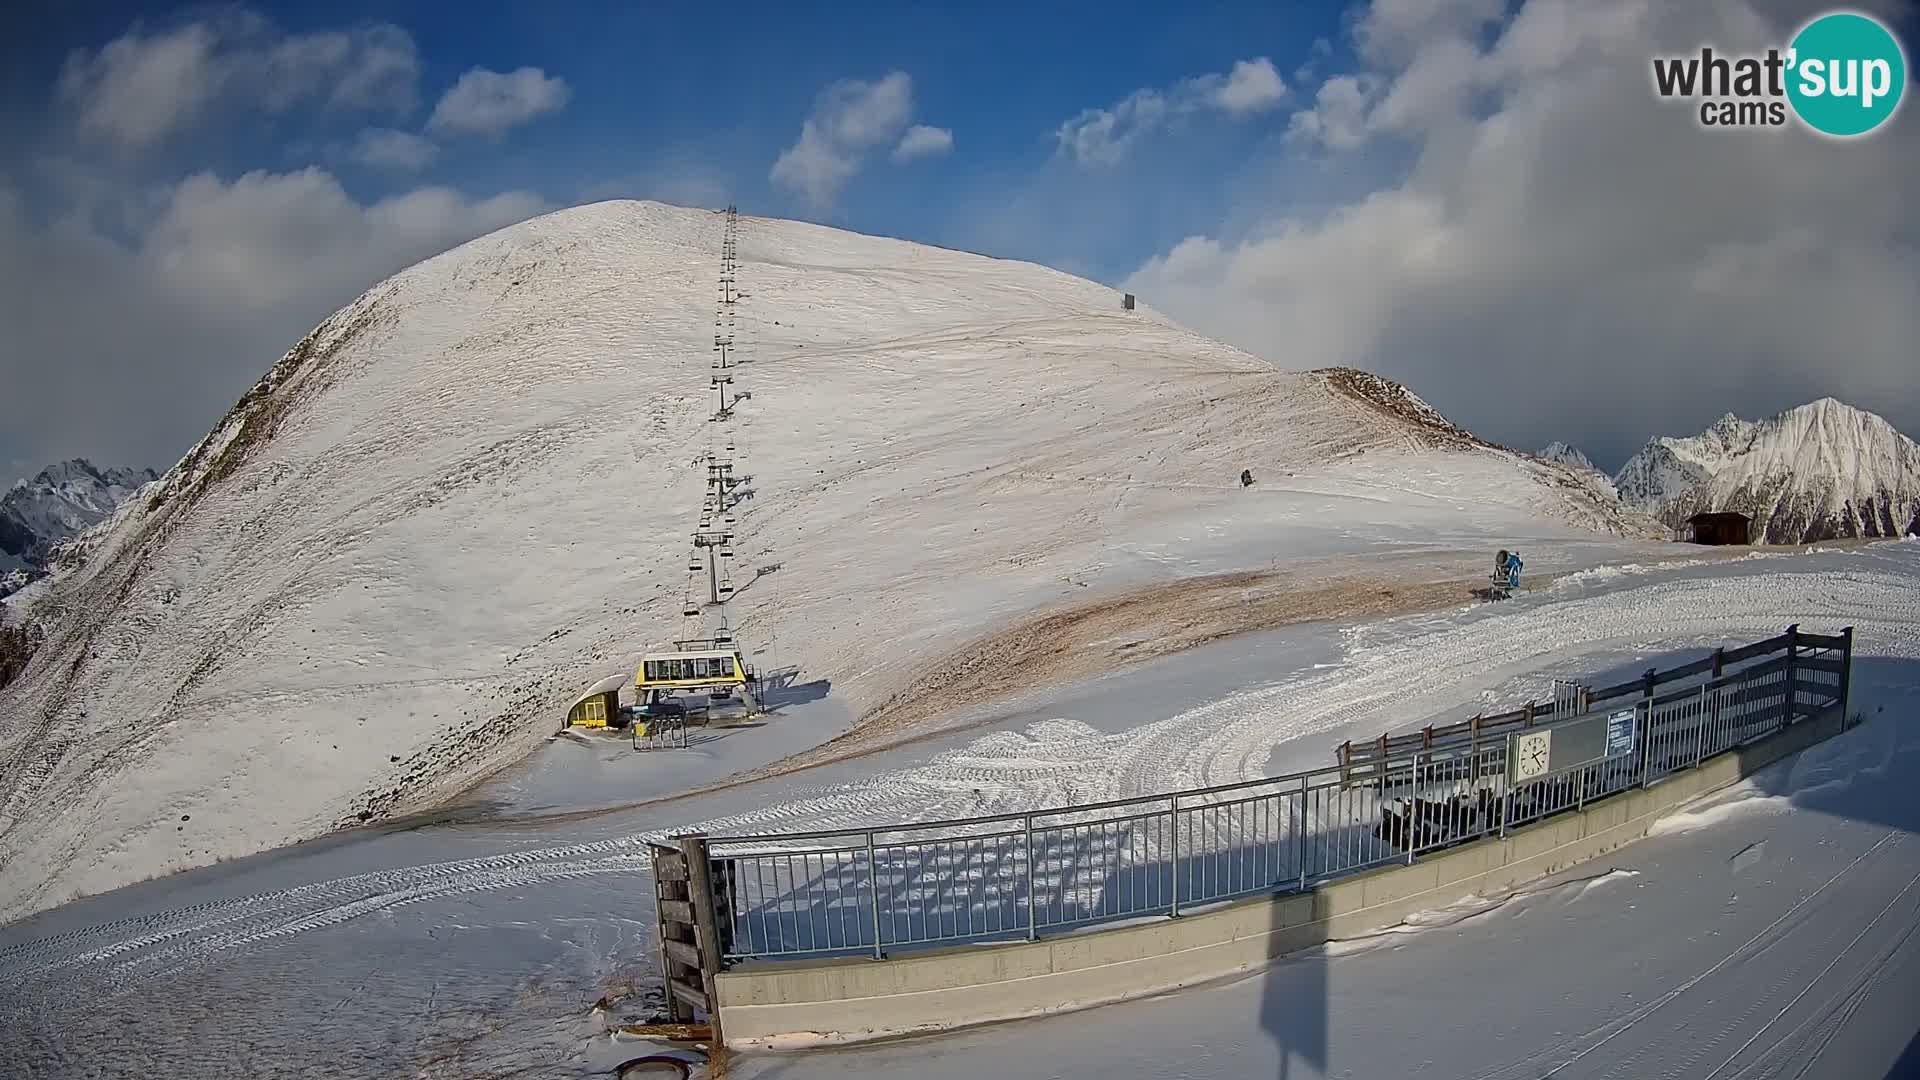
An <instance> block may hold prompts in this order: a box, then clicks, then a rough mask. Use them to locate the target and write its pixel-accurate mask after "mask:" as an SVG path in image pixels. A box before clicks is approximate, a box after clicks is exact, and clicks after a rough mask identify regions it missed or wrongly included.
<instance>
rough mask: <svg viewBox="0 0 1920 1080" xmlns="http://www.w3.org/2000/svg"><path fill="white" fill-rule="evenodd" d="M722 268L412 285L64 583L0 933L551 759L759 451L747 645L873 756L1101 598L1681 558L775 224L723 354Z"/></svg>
mask: <svg viewBox="0 0 1920 1080" xmlns="http://www.w3.org/2000/svg"><path fill="white" fill-rule="evenodd" d="M722 229H723V218H722V217H721V216H719V215H716V214H713V213H709V212H706V211H699V210H686V209H680V208H675V207H667V206H661V205H658V204H653V203H636V202H614V203H602V204H597V205H593V206H586V207H578V208H574V209H571V210H566V211H561V212H559V213H555V214H550V215H547V216H544V217H540V218H536V219H533V220H531V221H528V222H524V223H522V224H519V225H515V226H512V227H509V228H507V229H504V230H501V231H499V232H496V233H493V234H491V235H489V236H485V237H482V238H480V239H477V240H474V241H472V242H470V243H468V244H465V245H463V246H461V247H459V248H457V249H455V250H453V251H450V252H447V253H445V254H443V255H440V256H438V257H435V258H433V259H430V260H427V261H426V262H423V263H420V264H418V265H416V266H414V267H412V268H409V269H407V270H405V271H403V272H401V273H399V274H397V275H395V276H394V277H392V278H390V279H388V280H387V281H385V282H383V283H381V284H379V285H377V286H375V287H374V288H372V289H370V290H368V291H367V292H366V293H365V294H364V295H362V296H361V297H359V298H358V299H357V300H355V301H354V302H353V303H351V304H349V305H348V306H347V307H345V308H343V309H341V310H340V311H339V312H337V313H335V314H334V315H332V316H331V317H329V318H328V319H326V320H325V321H324V322H323V323H321V324H320V326H318V327H317V328H316V329H314V330H313V332H312V333H310V334H308V335H307V336H306V337H305V338H304V339H302V340H301V341H300V342H299V343H298V344H296V345H295V346H294V347H293V349H292V350H290V351H289V352H288V353H287V354H286V355H285V356H284V357H283V358H281V359H280V360H279V361H278V362H277V363H275V364H273V366H272V368H271V370H269V371H268V372H267V373H266V375H265V376H264V377H263V378H262V379H261V380H260V382H259V383H258V385H256V386H255V387H254V388H253V389H252V390H251V391H249V392H248V393H247V394H246V395H245V397H243V398H242V399H241V400H240V401H239V403H238V404H236V405H235V406H234V408H233V409H232V410H231V411H230V412H229V413H228V415H227V416H226V417H225V418H224V419H223V420H222V421H221V422H220V424H219V425H218V426H217V427H216V428H215V429H214V430H213V431H212V432H211V433H210V434H209V435H208V436H207V437H206V438H205V439H204V440H202V441H201V442H200V443H199V445H197V446H195V447H194V448H193V449H192V450H191V451H190V452H189V453H188V454H187V455H186V456H185V457H184V458H183V459H182V460H181V461H180V462H179V463H178V464H177V465H175V466H174V467H173V469H172V470H170V471H169V472H168V473H167V474H166V476H165V477H163V478H162V479H161V480H160V481H159V482H158V483H155V484H152V485H149V486H148V487H147V488H145V489H144V490H143V491H142V493H141V494H140V496H139V497H137V498H135V499H132V500H130V501H129V502H128V503H127V505H126V506H125V507H123V508H122V510H121V511H120V512H119V514H118V516H117V518H116V519H115V520H114V521H113V522H112V523H111V524H110V525H108V526H104V527H102V528H100V529H96V530H95V531H93V532H91V533H89V534H87V536H86V538H85V542H84V543H81V544H76V545H72V546H71V547H70V549H68V550H71V551H72V552H73V557H72V558H70V559H63V560H62V563H63V565H62V566H61V568H60V569H58V570H57V571H56V572H55V573H54V575H53V576H51V577H50V578H48V579H46V580H45V581H42V582H39V583H36V585H35V586H33V587H32V588H30V589H29V590H27V592H26V593H25V594H23V596H24V597H25V599H26V601H27V604H26V610H25V615H26V616H27V617H28V618H31V619H33V620H35V621H36V622H37V623H38V624H39V631H40V632H42V633H44V640H43V642H42V643H41V644H40V646H39V648H38V650H37V651H36V652H35V653H34V654H33V657H32V659H31V661H30V663H29V665H28V667H27V668H26V670H25V672H24V673H23V674H22V675H21V676H20V678H19V679H18V680H16V681H15V682H14V683H13V685H12V686H10V687H7V688H4V689H0V917H5V916H7V915H9V914H17V913H19V912H21V911H24V910H31V909H34V908H38V907H44V906H46V905H48V904H51V903H57V902H59V901H60V900H61V899H63V898H65V897H67V896H71V895H75V894H77V893H83V892H93V891H99V890H102V889H107V888H112V887H114V886H117V885H121V884H124V883H126V882H128V881H131V880H136V879H139V878H143V877H147V876H150V875H153V874H156V873H163V872H166V871H169V870H173V869H178V868H181V867H186V866H193V865H199V864H204V863H208V862H212V861H214V860H216V859H219V858H223V857H229V856H235V855H240V854H245V853H248V852H252V851H257V850H260V849H262V848H266V847H271V846H275V845H278V844H283V843H287V842H291V841H293V840H298V839H302V838H305V837H310V836H314V835H317V834H320V833H323V832H326V831H328V830H330V829H333V828H335V827H339V826H342V825H352V824H354V823H357V822H363V821H368V820H376V819H379V818H382V817H385V816H387V815H389V814H392V813H396V812H402V811H408V810H412V809H417V808H420V807H423V806H427V805H430V804H432V803H434V802H436V801H438V800H440V799H443V798H444V797H446V796H447V795H448V794H450V793H452V792H455V791H458V790H460V789H462V788H464V787H466V786H467V785H469V784H470V783H471V782H472V781H473V780H474V779H475V778H477V777H479V776H481V775H483V774H485V773H487V772H489V771H491V770H493V769H495V768H498V767H500V766H502V765H505V764H508V763H511V762H513V761H515V760H517V759H518V758H519V757H521V756H522V755H524V754H525V753H526V751H528V750H529V749H530V748H532V747H533V746H535V745H537V744H538V743H539V741H540V740H541V739H542V738H544V737H545V736H546V735H547V734H549V733H550V732H552V731H553V730H555V729H556V728H557V727H558V725H559V723H560V718H561V715H562V713H563V711H564V708H565V706H566V704H567V703H568V701H569V700H570V699H571V698H572V697H573V696H574V694H575V693H576V692H577V691H578V690H579V689H580V688H581V687H583V686H584V685H586V684H588V683H590V682H592V681H594V680H596V679H598V678H600V677H603V676H605V675H608V674H609V673H613V672H621V671H627V672H630V671H631V670H632V665H633V663H634V661H635V658H636V657H637V655H638V654H639V653H640V652H641V651H643V650H644V649H646V648H648V647H650V646H658V645H661V644H664V643H666V642H669V641H672V640H674V639H675V638H679V637H685V636H690V635H689V634H688V630H689V629H690V628H689V627H688V626H687V625H686V624H684V623H683V622H682V618H681V608H682V605H683V603H685V602H686V601H687V599H688V598H689V596H690V593H691V590H692V585H693V583H692V581H691V580H690V577H689V573H688V554H689V548H688V537H689V536H690V535H691V533H692V532H693V530H694V529H695V527H696V523H697V520H698V517H699V507H700V501H701V496H702V494H703V492H704V489H705V479H706V466H705V462H704V459H703V457H702V455H703V454H704V453H705V452H707V451H708V450H709V449H717V448H718V447H720V446H721V445H723V442H724V441H732V442H734V443H735V444H736V452H735V453H734V455H733V456H734V459H735V460H736V461H737V462H738V472H737V474H736V475H738V476H740V477H741V478H742V479H743V481H744V482H743V485H742V490H741V494H742V496H743V497H745V501H744V502H743V503H742V504H741V508H740V510H741V512H740V515H739V524H738V526H737V536H736V539H735V541H734V545H733V547H734V550H735V552H736V554H737V558H736V559H735V566H736V573H737V576H736V578H735V583H736V585H737V586H738V588H739V592H738V594H737V595H736V597H735V600H734V603H733V609H734V622H735V629H736V631H737V633H738V636H739V640H740V641H741V643H742V644H743V645H744V646H746V647H747V648H748V649H749V651H750V652H751V653H752V655H753V656H754V658H755V660H756V662H757V663H758V664H759V666H760V667H761V668H762V669H763V670H767V671H780V670H792V671H795V672H797V674H796V675H795V678H796V679H797V680H798V681H800V682H802V683H806V684H810V685H813V686H818V687H822V688H825V689H826V690H827V691H828V693H829V696H828V698H827V699H826V703H827V704H836V703H837V705H838V706H839V707H840V708H842V709H843V710H844V711H845V713H846V714H847V715H848V716H849V717H852V716H857V715H859V714H861V713H862V712H863V711H864V710H866V709H868V708H870V707H873V706H876V705H878V704H879V703H881V702H883V701H886V700H888V699H890V698H893V697H895V696H896V695H900V694H916V695H926V694H930V693H937V689H936V688H930V687H928V686H926V685H925V679H926V674H927V672H928V670H929V668H930V667H931V666H932V665H933V664H935V663H936V662H937V661H940V660H942V659H944V658H946V657H949V656H951V655H952V654H953V653H954V652H955V651H956V650H958V649H959V648H960V647H961V646H962V645H964V644H966V643H968V642H970V641H973V640H975V639H977V638H978V637H979V636H980V635H982V634H983V633H985V632H987V631H988V630H990V629H993V628H997V627H999V626H1002V625H1003V624H1005V623H1006V622H1007V621H1008V620H1010V619H1014V618H1017V617H1021V616H1024V615H1027V614H1030V613H1033V612H1035V611H1037V610H1040V609H1045V608H1048V607H1050V606H1052V605H1058V604H1061V603H1064V602H1067V601H1068V599H1069V598H1084V597H1086V596H1089V595H1094V594H1095V593H1097V592H1098V591H1099V590H1102V589H1107V588H1114V587H1121V586H1138V585H1143V584H1148V583H1155V582H1167V581H1170V580H1173V579H1176V578H1179V577H1182V576H1187V575H1192V574H1198V573H1209V572H1220V571H1227V570H1244V569H1246V568H1247V567H1250V566H1258V567H1265V566H1270V565H1271V564H1272V563H1273V562H1274V560H1275V559H1276V558H1277V557H1279V556H1282V555H1284V554H1286V553H1288V552H1304V553H1309V554H1311V553H1321V554H1325V553H1329V552H1338V551H1351V550H1355V549H1358V548H1368V549H1369V550H1372V548H1371V545H1378V544H1380V543H1387V542H1392V541H1393V540H1394V539H1396V538H1405V539H1408V540H1421V541H1427V540H1430V539H1431V538H1432V537H1433V536H1434V535H1435V534H1437V533H1441V532H1444V533H1446V534H1447V535H1449V536H1456V537H1476V536H1477V537H1485V538H1487V547H1488V549H1489V550H1491V549H1492V548H1493V547H1495V546H1497V543H1498V540H1499V539H1503V538H1505V537H1506V536H1510V535H1514V534H1516V533H1524V534H1525V535H1528V536H1542V535H1552V534H1553V533H1554V532H1555V531H1559V532H1561V533H1564V534H1566V535H1578V534H1579V533H1580V531H1581V530H1586V529H1599V530H1602V531H1608V532H1616V533H1621V532H1624V533H1634V534H1643V533H1644V531H1645V529H1646V528H1648V527H1652V526H1651V523H1650V522H1649V521H1648V520H1647V519H1645V518H1644V517H1642V516H1639V515H1635V514H1623V513H1622V512H1620V510H1619V508H1618V507H1617V505H1614V506H1609V505H1606V504H1605V503H1603V502H1602V501H1600V500H1597V499H1596V498H1595V497H1594V496H1593V494H1592V492H1591V491H1590V490H1589V489H1588V488H1587V487H1586V486H1585V485H1583V484H1581V483H1580V482H1579V481H1578V480H1577V479H1576V478H1574V476H1573V474H1572V473H1571V472H1570V471H1569V470H1567V469H1566V468H1565V467H1563V466H1560V465H1557V464H1553V463H1550V462H1544V461H1540V460H1537V459H1534V458H1532V457H1530V456H1527V455H1521V454H1516V453H1513V452H1511V451H1507V450H1503V449H1500V448H1497V447H1491V446H1488V445H1487V444H1485V443H1482V442H1480V441H1479V440H1477V439H1474V438H1473V437H1472V436H1471V435H1470V434H1468V433H1466V432H1463V431H1461V430H1460V429H1459V428H1457V427H1455V426H1454V425H1452V424H1450V423H1448V422H1447V421H1446V420H1445V418H1444V417H1441V416H1440V415H1439V414H1438V413H1435V412H1433V410H1431V409H1430V408H1427V407H1426V406H1425V405H1424V403H1421V402H1420V401H1419V399H1418V398H1417V397H1415V396H1414V395H1412V394H1411V393H1410V392H1408V391H1407V390H1406V388H1405V387H1401V386H1399V385H1398V384H1394V383H1391V382H1389V381H1387V380H1384V379H1378V378H1375V377H1373V376H1369V375H1366V374H1365V373H1359V372H1351V371H1345V370H1333V371H1320V372H1290V371H1282V370H1278V369H1276V368H1275V367H1274V366H1272V365H1271V364H1268V363H1266V362H1264V361H1261V360H1259V359H1257V358H1255V357H1253V356H1250V355H1248V354H1246V353H1243V352H1241V351H1239V350H1237V349H1233V348H1230V347H1228V346H1225V345H1222V344H1219V343H1218V342H1215V341H1211V340H1209V339H1207V338H1204V337H1201V336H1199V335H1197V334H1194V333H1192V332H1190V331H1188V330H1185V329H1183V328H1181V327H1179V326H1176V325H1173V324H1172V323H1170V322H1169V321H1167V320H1166V319H1164V318H1162V317H1161V316H1159V315H1158V314H1156V313H1154V312H1153V311H1151V310H1149V309H1147V308H1145V307H1142V308H1140V309H1139V310H1135V311H1124V310H1122V309H1121V305H1120V296H1119V294H1117V293H1115V292H1113V291H1112V290H1110V289H1107V288H1105V287H1103V286H1101V285H1098V284H1095V283H1093V282H1090V281H1085V280H1082V279H1079V278H1075V277H1071V276H1069V275H1067V274H1063V273H1060V272H1057V271H1054V270H1050V269H1047V268H1044V267H1040V266H1035V265H1032V264H1028V263H1020V262H1011V261H1005V260H996V259H990V258H985V257H982V256H978V255H971V254H966V253H963V252H956V251H949V250H943V249H937V248H930V247H924V246H920V245H916V244H910V243H905V242H901V241H896V240H887V239H879V238H874V237H867V236H859V235H855V234H852V233H847V232H842V231H838V230H834V229H829V228H824V227H820V226H815V225H808V224H802V223H798V222H790V221H777V220H769V219H761V218H742V219H741V224H740V238H739V257H740V260H741V265H740V267H739V269H738V271H737V288H738V290H739V291H740V300H739V302H738V304H737V305H736V308H737V310H738V317H737V325H731V324H729V325H725V326H723V325H722V323H723V321H725V320H723V319H722V318H721V317H719V316H716V315H715V311H716V307H717V306H718V304H717V295H718V284H717V278H718V274H719V266H720V245H721V236H722ZM723 331H725V332H728V333H730V334H731V335H732V338H733V340H734V343H735V344H734V355H735V356H737V357H738V359H739V361H740V365H739V367H738V368H737V369H736V370H735V372H734V377H735V382H734V384H733V388H732V389H733V392H734V393H736V394H739V395H740V398H739V401H738V405H737V408H736V409H735V410H734V413H733V417H734V418H733V419H732V421H731V422H729V423H726V424H721V423H714V422H710V421H709V416H710V414H711V413H712V412H713V407H714V394H713V390H712V388H711V385H710V378H711V377H712V375H713V370H712V363H711V360H712V358H713V357H714V356H715V355H716V354H715V352H714V339H715V337H716V335H717V334H719V333H721V332H723ZM1242 469H1248V470H1250V471H1251V472H1252V474H1253V475H1254V477H1255V479H1256V482H1255V484H1254V485H1253V486H1252V487H1250V488H1243V487H1242V485H1241V484H1240V483H1239V477H1240V473H1241V470H1242ZM1475 542H1476V543H1477V541H1475ZM704 588H705V587H704V582H702V583H701V585H700V592H701V593H704ZM1037 647H1044V644H1042V645H1040V646H1037Z"/></svg>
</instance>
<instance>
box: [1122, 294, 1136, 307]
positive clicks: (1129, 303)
mask: <svg viewBox="0 0 1920 1080" xmlns="http://www.w3.org/2000/svg"><path fill="white" fill-rule="evenodd" d="M1120 310H1122V311H1132V310H1133V294H1132V293H1121V294H1120Z"/></svg>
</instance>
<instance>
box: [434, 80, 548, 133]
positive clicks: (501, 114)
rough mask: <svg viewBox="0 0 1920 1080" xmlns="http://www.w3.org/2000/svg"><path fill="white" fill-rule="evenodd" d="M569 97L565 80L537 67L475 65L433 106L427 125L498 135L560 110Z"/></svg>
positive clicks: (448, 131)
mask: <svg viewBox="0 0 1920 1080" xmlns="http://www.w3.org/2000/svg"><path fill="white" fill-rule="evenodd" d="M570 96H571V91H570V90H568V89H567V84H566V80H564V79H561V78H560V77H559V76H552V77H549V76H548V75H547V73H546V72H544V71H542V70H541V69H539V68H536V67H523V68H520V69H518V70H516V71H511V72H504V73H503V72H498V71H488V70H487V69H486V68H474V69H473V70H471V71H469V72H467V73H466V74H465V75H462V76H460V81H459V82H456V83H454V84H453V87H452V89H450V90H448V91H447V92H446V95H445V96H443V97H442V98H441V99H440V103H439V104H438V105H436V106H434V108H433V118H432V119H431V120H429V121H428V126H429V127H431V128H433V130H435V131H442V132H446V133H448V134H453V135H488V136H499V135H501V134H502V133H504V132H506V131H507V130H508V129H509V128H512V127H516V126H518V125H520V124H524V123H526V122H527V121H529V120H531V119H533V118H534V117H536V116H539V115H541V114H542V113H550V112H558V111H559V110H560V109H562V108H564V107H565V106H566V104H567V99H568V98H569V97H570Z"/></svg>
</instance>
